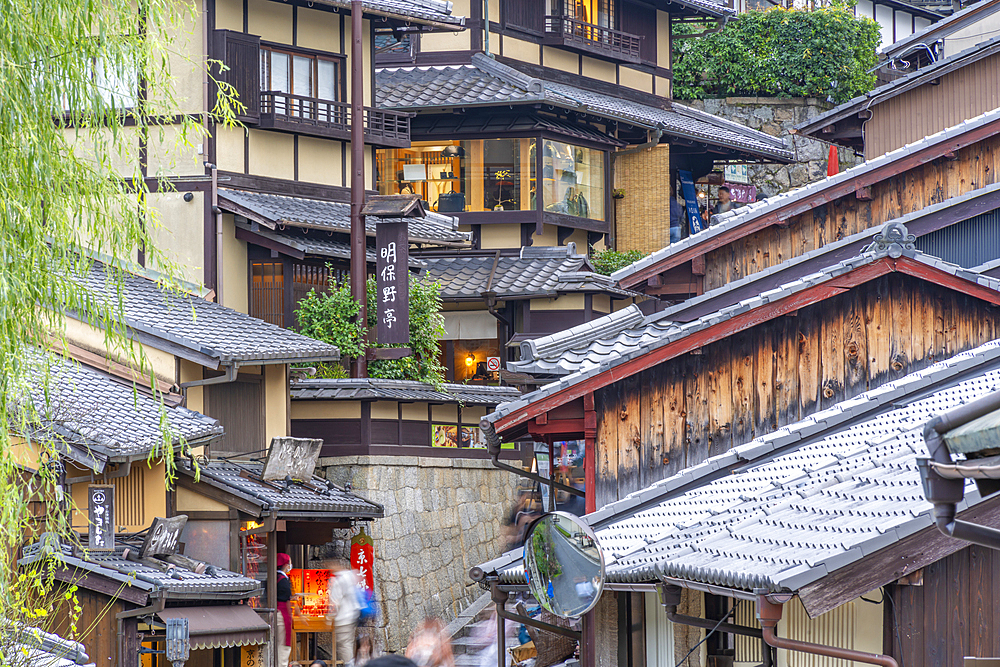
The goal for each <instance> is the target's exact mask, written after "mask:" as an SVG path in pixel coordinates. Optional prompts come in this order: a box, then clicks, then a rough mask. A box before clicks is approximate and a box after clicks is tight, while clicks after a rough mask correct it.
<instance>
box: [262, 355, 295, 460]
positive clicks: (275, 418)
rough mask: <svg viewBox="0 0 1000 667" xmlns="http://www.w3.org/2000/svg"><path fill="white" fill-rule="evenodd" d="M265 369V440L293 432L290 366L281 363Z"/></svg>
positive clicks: (264, 367)
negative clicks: (289, 392) (289, 378)
mask: <svg viewBox="0 0 1000 667" xmlns="http://www.w3.org/2000/svg"><path fill="white" fill-rule="evenodd" d="M263 369H264V441H265V442H270V441H271V438H280V437H284V436H287V435H288V434H289V433H290V432H291V419H290V416H289V413H290V410H289V402H290V398H289V394H288V367H287V366H284V365H280V364H275V365H270V366H263Z"/></svg>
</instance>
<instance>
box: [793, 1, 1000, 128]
mask: <svg viewBox="0 0 1000 667" xmlns="http://www.w3.org/2000/svg"><path fill="white" fill-rule="evenodd" d="M998 6H1000V5H998ZM997 51H1000V37H994V38H992V39H988V40H986V41H983V42H980V43H978V44H976V45H974V46H971V47H969V48H967V49H965V50H963V51H961V52H960V53H956V54H954V55H951V56H949V57H947V58H942V59H941V60H938V61H937V62H935V63H932V64H930V65H927V66H925V67H921V68H920V69H918V70H916V71H914V72H911V73H909V74H907V75H906V76H902V77H900V78H898V79H895V80H894V81H890V82H889V83H886V84H884V85H881V86H879V87H877V88H874V89H872V90H870V91H868V92H867V93H865V94H864V95H859V96H858V97H855V98H853V99H851V100H848V101H847V102H844V103H843V104H840V105H838V106H835V107H834V108H832V109H830V110H829V111H826V112H824V113H822V114H820V115H819V116H816V117H814V118H810V119H809V120H807V121H805V122H803V123H799V124H798V125H796V126H795V127H794V128H793V129H794V130H795V131H796V132H800V133H802V134H808V135H812V134H815V133H816V132H818V131H819V129H820V128H822V127H825V126H827V125H829V124H830V123H832V122H836V121H837V120H840V119H842V118H846V117H847V116H850V115H853V114H855V113H857V112H859V111H862V110H867V109H869V108H871V107H872V106H873V105H875V104H881V103H882V102H885V101H886V100H889V99H892V98H893V97H896V96H897V95H902V94H903V93H905V92H906V91H908V90H912V89H914V88H916V87H918V86H922V85H924V84H925V83H929V82H931V81H933V80H934V79H937V78H938V77H940V76H942V74H943V73H945V72H943V70H953V69H957V68H959V67H964V66H965V65H966V64H970V63H973V62H976V61H977V60H981V59H983V58H987V57H989V56H991V55H993V54H994V53H996V52H997ZM817 138H819V139H822V138H823V137H822V136H819V137H817ZM834 143H836V142H834Z"/></svg>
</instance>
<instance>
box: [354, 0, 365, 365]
mask: <svg viewBox="0 0 1000 667" xmlns="http://www.w3.org/2000/svg"><path fill="white" fill-rule="evenodd" d="M362 18H363V10H362V8H361V0H351V294H352V295H353V296H354V300H355V301H357V302H358V306H359V307H360V310H359V311H358V319H359V320H360V321H361V323H362V324H363V325H366V326H367V323H368V313H367V310H368V307H367V306H368V290H367V284H368V262H367V260H366V256H365V249H366V241H365V219H364V216H362V215H361V209H362V207H363V206H364V205H365V126H364V113H365V110H364V99H365V98H364V94H365V93H364V91H365V88H364V78H365V75H364V70H365V68H364V62H365V61H364V49H363V42H362V34H361V32H362V29H363V25H364V23H363V21H362ZM367 375H368V361H367V359H366V358H365V356H364V355H361V356H360V357H359V358H357V359H355V360H354V362H353V363H352V364H351V377H356V378H363V377H366V376H367Z"/></svg>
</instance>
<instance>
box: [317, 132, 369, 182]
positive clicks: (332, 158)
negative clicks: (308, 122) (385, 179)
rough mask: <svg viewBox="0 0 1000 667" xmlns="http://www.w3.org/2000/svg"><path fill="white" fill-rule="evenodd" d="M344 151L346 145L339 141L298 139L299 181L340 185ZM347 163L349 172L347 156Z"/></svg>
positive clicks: (348, 166) (342, 176)
mask: <svg viewBox="0 0 1000 667" xmlns="http://www.w3.org/2000/svg"><path fill="white" fill-rule="evenodd" d="M346 149H347V146H346V144H344V143H343V142H340V141H330V140H328V139H316V138H314V137H299V180H300V181H309V182H311V183H323V184H325V185H342V184H343V183H344V176H345V174H344V161H343V155H342V153H343V151H344V150H346ZM347 163H348V164H347V168H348V170H350V155H349V154H348V156H347ZM366 168H367V163H366ZM366 173H369V174H370V172H366Z"/></svg>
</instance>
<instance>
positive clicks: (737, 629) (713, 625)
mask: <svg viewBox="0 0 1000 667" xmlns="http://www.w3.org/2000/svg"><path fill="white" fill-rule="evenodd" d="M659 588H660V591H659V593H660V604H662V605H663V608H664V609H665V610H666V612H667V618H668V619H670V621H672V622H673V623H679V624H681V625H690V626H691V627H693V628H703V629H705V630H713V629H714V630H716V631H718V632H726V633H730V634H734V635H743V636H744V637H756V638H757V639H762V638H763V636H764V634H763V631H761V630H758V629H757V628H750V627H747V626H745V625H737V624H735V623H719V622H718V621H713V620H712V619H710V618H699V617H698V616H686V615H684V614H678V613H677V605H678V604H680V601H681V590H682V589H681V587H680V586H677V585H674V584H664V585H662V586H660V587H659ZM766 662H767V661H765V664H766Z"/></svg>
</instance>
